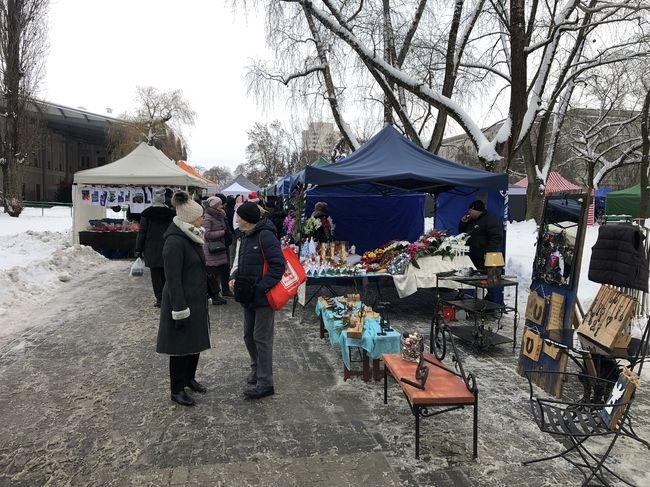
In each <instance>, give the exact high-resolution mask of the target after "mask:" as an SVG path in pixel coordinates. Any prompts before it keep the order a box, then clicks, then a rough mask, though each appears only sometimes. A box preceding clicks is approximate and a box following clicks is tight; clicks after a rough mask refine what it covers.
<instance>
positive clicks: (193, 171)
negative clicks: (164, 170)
mask: <svg viewBox="0 0 650 487" xmlns="http://www.w3.org/2000/svg"><path fill="white" fill-rule="evenodd" d="M176 165H177V166H178V167H180V168H181V169H182V170H183V171H185V172H188V173H190V174H191V175H192V176H195V177H197V178H199V179H200V180H201V181H203V182H204V183H205V184H215V185H216V184H217V183H215V182H214V181H212V180H211V179H208V178H204V177H203V176H201V175H200V174H199V171H197V170H196V169H194V168H193V167H192V166H190V165H189V164H188V163H187V162H185V161H178V163H177V164H176Z"/></svg>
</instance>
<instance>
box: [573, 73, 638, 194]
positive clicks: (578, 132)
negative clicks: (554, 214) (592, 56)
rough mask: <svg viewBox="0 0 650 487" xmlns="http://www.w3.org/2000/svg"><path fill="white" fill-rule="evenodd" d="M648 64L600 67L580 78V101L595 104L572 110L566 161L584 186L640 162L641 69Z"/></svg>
mask: <svg viewBox="0 0 650 487" xmlns="http://www.w3.org/2000/svg"><path fill="white" fill-rule="evenodd" d="M646 65H647V63H637V65H636V66H634V65H629V64H627V65H621V64H614V65H608V66H603V67H601V68H599V69H597V70H594V71H593V72H592V73H591V75H590V76H589V77H587V78H585V79H584V81H583V84H582V87H581V93H580V98H581V100H582V101H583V103H585V105H587V106H591V107H597V108H593V109H590V110H574V111H573V112H575V116H572V117H571V119H572V120H571V122H572V123H571V124H570V130H569V132H568V139H569V146H570V147H571V152H572V153H573V155H572V157H570V158H568V159H567V161H566V162H565V163H564V164H567V165H570V166H574V170H575V172H577V173H582V174H583V175H584V176H583V182H584V185H585V187H587V188H588V189H592V188H598V186H599V185H600V184H601V182H602V181H603V180H604V179H605V178H606V177H607V176H608V175H609V174H610V173H611V172H612V171H615V170H616V171H619V170H620V169H621V168H624V167H630V166H638V165H639V164H640V163H641V148H642V145H643V144H642V137H641V118H642V110H641V106H640V105H641V104H642V103H643V99H644V98H645V96H644V88H643V85H642V82H641V80H642V77H640V76H639V74H640V73H642V72H644V71H645V67H646ZM572 115H573V114H572Z"/></svg>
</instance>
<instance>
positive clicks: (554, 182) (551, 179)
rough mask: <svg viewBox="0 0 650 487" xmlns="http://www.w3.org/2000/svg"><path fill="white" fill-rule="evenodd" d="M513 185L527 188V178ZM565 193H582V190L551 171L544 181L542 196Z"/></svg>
mask: <svg viewBox="0 0 650 487" xmlns="http://www.w3.org/2000/svg"><path fill="white" fill-rule="evenodd" d="M515 185H517V186H521V187H523V188H527V187H528V177H525V178H524V179H522V180H521V181H517V182H516V183H515ZM567 191H573V192H575V191H582V188H581V187H580V186H577V185H575V184H573V183H572V182H571V181H569V180H568V179H565V178H563V177H562V176H561V175H560V173H559V172H557V171H551V172H550V173H549V175H548V179H547V180H546V188H545V190H544V194H549V193H564V192H567Z"/></svg>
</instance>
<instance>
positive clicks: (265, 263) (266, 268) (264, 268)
mask: <svg viewBox="0 0 650 487" xmlns="http://www.w3.org/2000/svg"><path fill="white" fill-rule="evenodd" d="M257 239H258V242H259V244H260V250H261V251H262V259H264V264H263V265H262V277H264V274H266V273H267V272H268V270H269V263H268V262H267V261H266V255H265V254H264V246H263V245H262V232H260V234H259V235H258V237H257Z"/></svg>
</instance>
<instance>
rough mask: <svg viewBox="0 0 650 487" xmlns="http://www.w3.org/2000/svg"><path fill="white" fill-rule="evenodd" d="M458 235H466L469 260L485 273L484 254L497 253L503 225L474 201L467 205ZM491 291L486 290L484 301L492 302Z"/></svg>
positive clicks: (481, 203) (499, 248) (480, 203)
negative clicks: (467, 236) (466, 211)
mask: <svg viewBox="0 0 650 487" xmlns="http://www.w3.org/2000/svg"><path fill="white" fill-rule="evenodd" d="M458 231H459V233H467V234H468V235H469V238H468V240H467V244H468V245H469V258H470V259H472V263H473V264H474V267H476V269H478V270H479V271H482V272H485V253H486V252H499V251H500V250H501V246H502V244H503V223H501V222H500V221H499V220H498V219H497V218H496V217H494V216H492V215H490V214H489V213H488V212H487V210H486V209H485V203H483V201H481V200H475V201H473V202H472V203H471V204H470V205H469V211H468V213H467V215H465V216H463V217H462V218H461V220H460V222H459V223H458ZM493 296H494V295H493V293H492V290H491V289H490V290H488V292H487V294H486V295H485V299H487V300H488V301H493V300H494V299H493Z"/></svg>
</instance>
